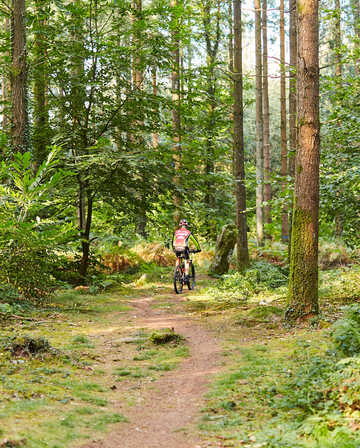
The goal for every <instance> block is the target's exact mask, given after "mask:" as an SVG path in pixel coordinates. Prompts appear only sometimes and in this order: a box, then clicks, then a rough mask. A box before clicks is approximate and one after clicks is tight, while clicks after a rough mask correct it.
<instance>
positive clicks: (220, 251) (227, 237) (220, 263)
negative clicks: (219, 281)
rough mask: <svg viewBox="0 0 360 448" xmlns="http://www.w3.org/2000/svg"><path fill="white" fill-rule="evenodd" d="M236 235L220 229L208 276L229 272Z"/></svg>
mask: <svg viewBox="0 0 360 448" xmlns="http://www.w3.org/2000/svg"><path fill="white" fill-rule="evenodd" d="M235 1H236V0H235ZM236 234H237V232H236V227H235V226H234V225H233V224H227V225H226V226H224V227H223V228H222V229H221V233H220V235H219V237H218V239H217V242H216V247H215V255H214V259H213V261H212V263H211V265H210V267H209V274H210V275H214V274H215V275H223V274H226V273H227V272H228V271H229V266H230V261H231V257H232V254H233V251H234V247H235V243H236Z"/></svg>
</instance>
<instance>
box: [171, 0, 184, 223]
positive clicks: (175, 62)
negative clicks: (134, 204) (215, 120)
mask: <svg viewBox="0 0 360 448" xmlns="http://www.w3.org/2000/svg"><path fill="white" fill-rule="evenodd" d="M170 6H171V8H172V9H173V12H172V19H171V21H172V26H171V42H172V46H173V50H172V72H171V98H172V129H173V160H174V168H175V177H174V184H175V189H176V190H175V194H174V223H175V225H178V223H179V220H180V216H181V203H182V198H181V194H180V191H179V190H180V186H181V179H180V165H181V115H180V105H181V104H180V87H181V86H180V36H179V19H178V18H177V11H176V9H177V7H178V0H171V3H170Z"/></svg>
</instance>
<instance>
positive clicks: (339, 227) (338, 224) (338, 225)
mask: <svg viewBox="0 0 360 448" xmlns="http://www.w3.org/2000/svg"><path fill="white" fill-rule="evenodd" d="M334 6H335V83H336V86H337V87H338V88H341V84H342V79H341V75H342V63H341V56H342V54H341V8H340V0H335V4H334ZM339 126H340V120H339ZM337 146H340V145H339V144H338V145H337ZM339 169H340V167H339ZM341 190H342V188H341V186H340V187H339V190H338V193H339V196H340V197H341V196H342V192H341ZM342 233H343V214H342V213H341V212H338V213H337V214H336V216H335V236H336V238H339V239H340V238H341V237H342Z"/></svg>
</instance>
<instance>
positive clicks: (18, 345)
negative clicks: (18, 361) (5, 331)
mask: <svg viewBox="0 0 360 448" xmlns="http://www.w3.org/2000/svg"><path fill="white" fill-rule="evenodd" d="M5 349H6V350H9V351H10V352H11V354H12V356H26V357H29V356H38V355H42V354H45V353H48V354H55V353H56V351H55V350H54V349H53V348H52V347H51V345H50V343H49V341H48V340H47V339H46V338H43V337H31V336H28V335H22V336H15V337H13V338H10V339H9V340H8V342H7V343H6V344H5Z"/></svg>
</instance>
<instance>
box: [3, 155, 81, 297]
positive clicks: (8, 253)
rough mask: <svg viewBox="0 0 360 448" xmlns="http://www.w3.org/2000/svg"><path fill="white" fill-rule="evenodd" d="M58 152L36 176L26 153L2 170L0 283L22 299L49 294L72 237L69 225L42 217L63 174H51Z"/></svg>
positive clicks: (56, 172) (57, 170) (40, 168)
mask: <svg viewBox="0 0 360 448" xmlns="http://www.w3.org/2000/svg"><path fill="white" fill-rule="evenodd" d="M56 152H57V150H56V149H53V151H51V152H50V154H49V156H48V158H47V160H45V161H44V162H43V163H42V165H41V166H40V167H39V169H38V170H37V172H36V173H35V174H33V167H32V166H31V154H30V153H25V154H20V153H17V154H15V156H14V161H13V162H11V163H9V164H8V165H6V164H5V163H4V162H3V164H2V165H1V170H0V175H1V177H2V179H3V180H4V182H3V183H1V184H0V259H1V266H0V284H8V285H9V286H10V287H13V288H15V289H16V290H18V291H19V292H20V294H21V295H22V296H23V297H25V298H33V297H37V298H38V297H43V296H46V295H48V294H49V292H51V289H52V288H53V286H54V278H53V276H52V275H51V272H52V270H53V269H54V265H56V264H57V263H56V262H57V257H58V255H57V253H58V251H59V249H60V248H61V245H62V243H63V242H66V240H67V238H68V237H69V236H70V234H73V232H74V230H73V229H72V226H71V224H63V223H58V222H56V221H53V220H52V218H46V215H47V214H48V212H47V211H46V209H47V207H48V204H49V202H51V201H52V200H53V198H54V195H55V194H56V193H57V191H58V187H59V182H60V181H61V180H62V179H63V178H64V177H65V175H66V173H63V172H62V171H61V170H60V169H56V170H55V165H56V160H55V156H56ZM39 215H41V216H43V218H40V216H39Z"/></svg>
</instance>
